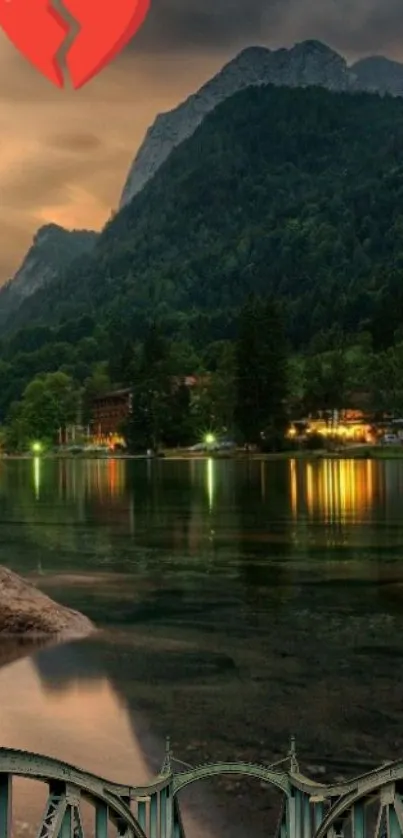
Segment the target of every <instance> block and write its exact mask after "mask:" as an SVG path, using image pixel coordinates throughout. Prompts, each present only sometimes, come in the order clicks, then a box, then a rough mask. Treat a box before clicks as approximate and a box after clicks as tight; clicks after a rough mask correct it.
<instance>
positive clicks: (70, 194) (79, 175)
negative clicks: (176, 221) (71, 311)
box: [0, 0, 403, 283]
mask: <svg viewBox="0 0 403 838" xmlns="http://www.w3.org/2000/svg"><path fill="white" fill-rule="evenodd" d="M109 1H110V0H103V2H109ZM0 2H2V0H0ZM27 2H29V0H27ZM112 2H118V0H112ZM311 38H315V39H319V40H322V41H324V42H325V43H327V44H328V45H329V46H331V47H333V49H335V50H337V51H338V52H340V53H341V54H343V55H344V56H345V57H346V58H347V60H349V61H351V60H354V59H355V58H358V57H361V56H363V55H374V54H382V55H387V56H389V57H390V58H394V59H396V60H402V61H403V2H402V0H151V10H150V13H149V15H148V17H147V19H146V21H145V23H144V25H143V27H142V29H141V30H140V32H139V33H138V34H137V35H136V37H135V38H134V39H133V40H132V42H131V43H130V44H129V45H128V47H126V49H125V50H124V52H123V53H122V55H121V56H120V57H118V58H117V59H115V61H114V62H113V63H112V64H110V65H109V66H108V67H106V68H105V69H104V70H103V71H102V72H101V73H100V75H99V76H98V77H96V78H95V79H94V80H93V81H91V82H89V83H88V84H87V85H86V86H85V87H83V88H82V89H81V90H78V91H73V90H70V89H65V90H60V89H58V88H56V87H53V85H52V84H51V83H50V82H48V81H47V80H46V79H44V78H42V76H41V75H40V74H39V73H38V72H37V71H36V70H35V69H34V68H33V67H32V66H31V65H30V64H29V63H28V62H27V61H26V59H24V58H23V57H22V56H20V54H19V53H18V52H17V50H16V49H15V48H14V47H13V46H12V45H11V44H10V42H9V41H8V40H7V38H6V36H5V35H4V34H3V33H2V32H0V137H1V140H0V144H1V146H0V147H1V154H0V283H2V282H4V281H7V280H8V279H9V278H10V277H11V276H12V275H13V274H14V272H15V270H16V269H17V268H18V266H19V264H20V263H21V261H22V259H23V257H24V255H25V253H26V251H27V249H28V248H29V246H30V244H31V241H32V237H33V235H34V233H35V232H36V230H37V229H38V228H39V227H40V226H42V225H43V224H47V223H51V222H54V223H56V224H61V225H63V226H65V227H68V228H70V229H71V228H76V229H77V228H80V229H81V228H86V229H97V230H99V229H101V228H102V226H103V224H104V223H105V222H106V221H107V219H108V217H109V216H110V213H111V211H113V210H114V209H116V208H117V206H118V203H119V197H120V193H121V191H122V188H123V185H124V181H125V178H126V175H127V172H128V169H129V166H130V164H131V162H132V160H133V158H134V156H135V153H136V151H137V149H138V147H139V145H140V143H141V141H142V139H143V137H144V134H145V132H146V130H147V128H148V126H149V125H150V124H151V123H152V122H153V121H154V119H155V117H156V115H157V114H158V113H161V112H164V111H167V110H170V109H171V108H173V107H175V106H176V105H177V104H178V103H179V102H180V101H182V100H183V99H184V98H186V97H187V96H188V95H189V94H191V93H193V92H194V91H195V90H196V89H197V88H198V87H200V86H201V85H202V84H203V83H204V82H205V81H207V79H208V78H210V77H211V76H212V75H213V74H214V73H216V72H217V71H218V70H219V69H220V68H221V67H222V65H223V64H224V63H226V62H227V61H228V60H230V59H231V58H232V57H234V56H235V55H236V54H237V53H238V52H239V51H240V50H241V49H243V48H244V47H246V46H251V45H256V44H260V45H264V46H268V47H270V48H272V49H277V48H279V47H282V46H285V47H291V46H293V44H294V43H295V42H297V41H301V40H305V39H311Z"/></svg>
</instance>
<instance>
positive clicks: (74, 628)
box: [0, 566, 95, 640]
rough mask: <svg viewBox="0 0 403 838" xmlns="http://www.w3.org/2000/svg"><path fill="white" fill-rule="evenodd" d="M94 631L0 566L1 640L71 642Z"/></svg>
mask: <svg viewBox="0 0 403 838" xmlns="http://www.w3.org/2000/svg"><path fill="white" fill-rule="evenodd" d="M93 631H95V626H94V625H93V623H91V621H90V620H89V619H88V618H87V617H85V616H84V615H83V614H80V613H79V612H78V611H72V610H71V609H69V608H65V607H64V606H62V605H59V604H58V603H56V602H53V600H52V599H50V598H49V597H48V596H46V594H43V593H41V591H39V590H38V589H37V588H35V586H34V585H32V584H30V583H29V582H26V581H25V580H24V579H21V577H20V576H18V575H17V574H16V573H13V572H12V571H11V570H8V569H7V568H5V567H2V566H0V636H1V637H6V636H9V637H21V638H25V639H31V638H32V639H33V638H48V639H54V640H57V639H60V640H65V639H73V638H78V637H83V636H85V635H87V634H90V633H92V632H93Z"/></svg>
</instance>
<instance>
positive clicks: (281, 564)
mask: <svg viewBox="0 0 403 838" xmlns="http://www.w3.org/2000/svg"><path fill="white" fill-rule="evenodd" d="M0 516H1V517H0V520H1V542H0V563H1V564H4V565H7V566H9V567H11V568H12V569H13V570H15V571H17V572H20V573H23V574H26V575H30V576H33V577H34V578H35V579H36V581H37V582H38V583H39V585H40V586H41V587H42V588H43V590H45V591H46V592H48V593H49V594H50V595H51V596H53V597H55V598H56V599H59V600H60V601H62V602H63V603H65V604H68V605H71V606H73V607H77V608H80V609H81V610H83V611H84V612H85V613H86V614H87V615H88V616H89V617H91V618H92V619H93V620H95V621H96V622H97V624H98V625H99V626H100V627H102V629H104V631H103V634H102V635H101V636H100V637H97V638H96V639H94V640H86V641H83V642H80V643H78V644H77V643H76V644H69V645H67V646H64V647H62V648H58V649H57V651H55V650H50V651H49V650H47V651H42V652H40V653H38V654H35V655H34V656H30V657H26V658H20V659H19V660H15V661H14V662H12V663H10V664H9V665H7V666H5V667H3V668H2V669H1V670H0V706H1V713H0V742H1V743H2V744H3V745H8V746H12V747H22V748H26V749H30V750H35V751H42V752H46V753H51V754H54V755H59V756H60V757H61V758H62V759H66V760H67V761H70V762H73V763H76V764H78V765H82V766H83V767H87V768H88V769H90V770H92V771H94V772H96V773H99V774H103V775H104V776H109V777H110V778H111V779H116V780H122V781H126V782H131V783H133V784H135V783H140V782H142V781H143V780H145V778H146V777H148V776H150V773H152V771H153V770H155V769H157V768H158V766H159V761H160V760H161V759H162V756H163V754H162V752H161V749H162V747H163V746H162V744H161V743H162V738H163V736H164V734H165V733H170V734H171V736H172V740H173V745H174V751H175V754H176V756H177V757H178V758H179V759H181V760H183V761H185V762H188V763H190V764H195V763H197V762H200V761H201V760H203V759H212V758H213V759H216V758H223V759H257V760H262V761H271V760H274V759H278V758H279V756H280V755H281V754H283V753H284V752H285V750H286V749H287V747H288V737H289V735H290V733H293V732H295V733H296V735H297V743H298V745H299V748H300V752H301V761H302V763H303V767H304V769H305V770H310V771H311V773H312V772H315V771H316V772H322V776H323V773H324V772H329V774H332V776H334V775H335V774H337V773H339V774H340V772H341V771H344V772H346V771H347V772H348V771H349V770H350V773H351V772H354V771H355V770H357V771H358V770H360V768H361V766H364V765H369V764H372V763H374V762H375V763H376V762H377V761H378V760H379V761H381V760H382V759H387V758H394V757H395V756H397V755H403V735H402V734H403V728H402V727H401V725H400V718H401V705H402V700H403V691H402V690H401V687H400V683H401V676H402V675H403V641H402V636H403V635H402V630H403V613H402V611H403V593H402V592H403V563H402V557H403V461H401V462H399V461H390V462H377V463H376V462H373V461H368V462H365V461H321V462H317V463H303V462H298V461H286V462H265V463H263V462H258V461H252V462H250V463H242V462H235V461H230V460H226V461H216V460H200V461H191V462H187V461H165V462H164V461H156V462H147V461H137V462H136V461H118V460H116V461H115V460H109V461H89V462H83V461H80V462H72V461H69V462H61V461H60V462H57V461H40V460H36V461H33V462H30V461H21V462H16V461H13V462H11V461H10V462H7V461H2V462H1V464H0ZM12 656H13V650H11V652H10V655H9V657H10V659H11V657H12ZM31 788H32V785H31V786H29V788H28V786H27V787H25V786H24V784H22V793H23V794H22V797H23V796H24V795H26V798H25V799H26V804H27V806H28V811H30V807H33V806H34V802H35V800H36V797H35V796H32V792H31V791H30V789H31ZM214 790H215V793H216V794H218V796H217V797H216V798H215V799H214V807H215V808H214V807H213V803H211V805H210V803H209V806H208V808H209V809H211V812H213V811H214V812H215V813H216V812H217V811H219V812H220V817H221V815H222V818H223V819H225V817H227V815H226V813H227V809H228V807H227V805H226V799H227V797H228V795H230V798H231V801H232V803H231V805H232V806H235V805H236V807H237V816H236V824H237V827H236V828H237V829H238V830H239V831H238V832H236V831H234V830H235V825H234V827H233V828H232V835H233V836H234V838H236V836H237V835H238V834H239V835H242V834H245V829H244V826H243V825H244V823H246V822H247V810H248V807H249V805H250V800H251V799H253V801H254V805H253V808H254V815H253V817H254V820H253V829H254V834H256V836H258V835H260V834H264V833H265V832H266V834H267V829H266V826H267V824H268V823H270V818H271V817H272V810H271V804H270V803H268V802H267V799H266V796H265V795H266V793H265V792H262V790H261V789H260V788H258V789H255V788H254V787H253V788H250V794H251V795H253V798H250V797H248V793H249V786H248V787H247V788H246V787H245V786H244V785H243V784H241V783H240V782H238V781H237V782H236V783H234V781H231V783H230V784H229V783H228V781H227V780H226V779H223V780H222V781H215V784H214ZM234 792H235V795H234ZM203 793H206V794H208V795H209V794H210V790H209V787H206V790H204V792H203ZM211 793H212V792H211ZM30 795H31V797H30ZM208 799H209V801H210V800H211V801H212V800H213V798H210V797H209V798H208ZM200 800H201V798H199V797H198V796H196V797H195V798H192V797H191V798H190V799H189V801H187V806H188V813H189V812H190V814H188V819H187V823H188V827H189V835H190V836H199V835H203V836H204V835H206V836H207V835H213V834H214V835H215V834H217V835H219V834H224V832H220V831H219V830H218V831H217V829H215V828H214V826H213V825H212V824H211V823H210V824H207V826H203V829H201V828H200V821H201V815H200V806H204V805H205V804H204V802H200ZM27 801H28V802H27ZM234 801H235V802H234ZM185 803H186V801H185ZM221 809H222V812H221ZM234 811H235V810H234ZM19 817H20V820H21V821H23V820H24V815H23V813H21V815H20V816H19ZM214 820H216V815H215V814H214V815H211V817H210V821H214ZM198 824H199V825H198ZM249 834H250V831H249Z"/></svg>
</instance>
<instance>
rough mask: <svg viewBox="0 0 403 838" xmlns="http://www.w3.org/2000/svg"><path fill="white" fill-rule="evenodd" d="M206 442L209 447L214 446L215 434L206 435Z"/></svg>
mask: <svg viewBox="0 0 403 838" xmlns="http://www.w3.org/2000/svg"><path fill="white" fill-rule="evenodd" d="M204 441H205V442H206V443H207V445H212V444H213V442H215V436H214V434H206V436H205V437H204Z"/></svg>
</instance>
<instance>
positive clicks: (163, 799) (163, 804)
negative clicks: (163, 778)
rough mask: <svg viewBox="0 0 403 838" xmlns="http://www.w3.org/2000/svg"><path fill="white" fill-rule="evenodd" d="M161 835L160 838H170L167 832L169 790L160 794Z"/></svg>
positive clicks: (163, 790)
mask: <svg viewBox="0 0 403 838" xmlns="http://www.w3.org/2000/svg"><path fill="white" fill-rule="evenodd" d="M159 810H160V834H159V838H169V836H168V832H167V788H164V789H161V791H160V793H159Z"/></svg>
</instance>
